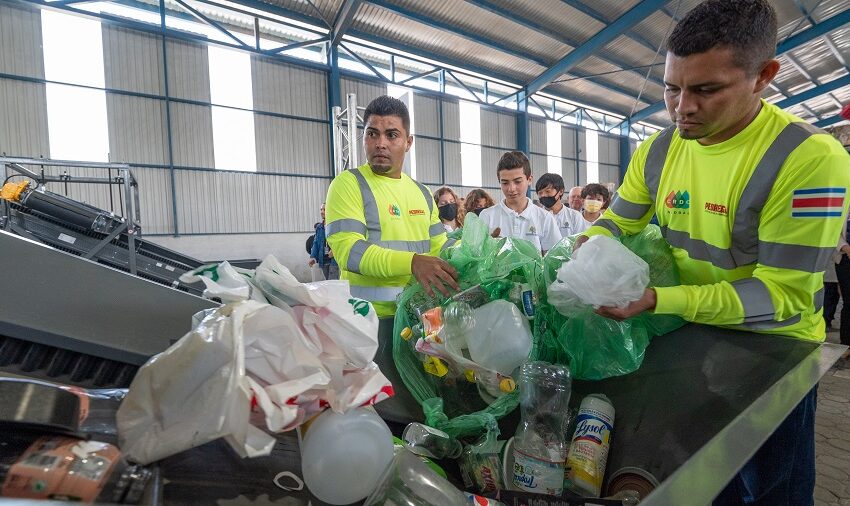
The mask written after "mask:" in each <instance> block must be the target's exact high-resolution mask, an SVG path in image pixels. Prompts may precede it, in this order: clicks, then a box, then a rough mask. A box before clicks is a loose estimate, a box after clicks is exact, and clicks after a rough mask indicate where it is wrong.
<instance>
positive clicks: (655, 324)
mask: <svg viewBox="0 0 850 506" xmlns="http://www.w3.org/2000/svg"><path fill="white" fill-rule="evenodd" d="M575 239H576V238H575V237H567V238H564V239H563V240H562V241H561V242H559V243H558V244H557V245H556V246H555V247H554V248H552V250H551V251H549V252H548V253H547V254H546V258H544V260H543V265H544V278H545V280H546V283H547V285H548V284H551V282H552V281H554V280H555V278H556V277H557V271H558V269H559V268H560V267H561V265H563V264H564V263H565V262H569V261H570V258H571V255H572V249H573V246H574V244H575ZM621 242H622V243H623V245H625V246H626V247H627V248H629V249H630V250H631V251H632V252H634V253H635V254H636V255H637V256H639V257H640V258H642V259H643V260H644V261H646V262H647V263H648V264H649V267H650V269H649V271H650V275H649V278H650V286H675V285H678V284H679V274H678V269H677V268H676V263H675V260H674V258H673V254H672V252H671V251H670V246H669V245H668V244H667V242H666V241H665V240H664V238H663V237H662V235H661V230H660V229H659V228H658V227H657V226H655V225H649V226H647V227H646V228H645V229H644V230H643V231H641V232H640V233H638V234H636V235H634V236H624V237H622V238H621ZM684 324H685V321H684V320H682V319H681V318H679V317H677V316H669V315H655V314H651V313H642V314H640V315H637V316H635V317H633V318H629V319H628V320H625V321H622V322H618V321H615V320H612V319H610V318H605V317H603V316H599V315H597V314H596V313H594V312H593V308H591V307H589V306H587V307H583V308H580V309H577V310H575V311H573V312H571V313H570V314H569V315H568V316H565V315H562V314H560V313H559V312H558V311H557V310H556V309H555V308H554V307H552V306H551V305H549V304H545V305H543V307H542V308H541V309H540V311H539V312H538V317H537V318H536V321H535V327H534V330H535V334H536V335H535V337H536V338H537V339H538V340H539V341H540V343H541V344H540V346H541V356H542V357H543V359H544V360H549V361H552V362H557V363H565V364H568V365H569V366H570V369H571V371H572V373H573V377H574V378H576V379H582V380H599V379H604V378H609V377H613V376H621V375H624V374H628V373H631V372H634V371H635V370H637V369H638V368H639V367H640V365H641V363H642V362H643V357H644V352H645V350H646V347H647V346H648V345H649V341H650V339H651V338H652V337H653V336H657V335H661V334H666V333H667V332H671V331H673V330H675V329H677V328H679V327H681V326H682V325H684Z"/></svg>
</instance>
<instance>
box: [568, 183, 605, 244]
mask: <svg viewBox="0 0 850 506" xmlns="http://www.w3.org/2000/svg"><path fill="white" fill-rule="evenodd" d="M581 198H582V210H581V213H580V216H581V224H580V225H579V228H581V230H579V231H578V232H584V231H585V230H587V229H589V228H590V227H592V226H593V224H594V223H596V220H598V219H599V217H600V216H602V213H603V212H604V211H605V208H607V207H608V201H609V200H610V199H611V193H610V192H609V191H608V188H606V187H605V186H603V185H601V184H597V183H590V184H589V185H587V186H585V187H584V188H582V190H581ZM574 233H577V232H574Z"/></svg>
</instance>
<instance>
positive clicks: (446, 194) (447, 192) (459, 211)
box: [434, 186, 464, 233]
mask: <svg viewBox="0 0 850 506" xmlns="http://www.w3.org/2000/svg"><path fill="white" fill-rule="evenodd" d="M434 202H436V203H437V210H438V211H439V215H440V221H441V222H442V223H443V227H445V229H446V233H451V232H454V231H455V230H457V229H459V228H463V215H464V210H463V208H462V207H460V206H459V205H458V198H457V195H455V192H453V191H452V189H451V188H449V187H447V186H443V187H442V188H440V189H438V190H437V191H435V192H434Z"/></svg>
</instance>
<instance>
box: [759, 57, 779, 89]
mask: <svg viewBox="0 0 850 506" xmlns="http://www.w3.org/2000/svg"><path fill="white" fill-rule="evenodd" d="M779 67H780V63H779V60H777V59H775V58H773V59H770V60H768V62H767V63H765V64H764V66H762V68H761V70H760V71H759V73H758V77H757V78H756V85H755V88H753V93H755V94H761V92H762V91H764V89H765V88H767V87H768V86H769V85H770V83H771V81H773V78H774V77H776V74H777V73H778V72H779Z"/></svg>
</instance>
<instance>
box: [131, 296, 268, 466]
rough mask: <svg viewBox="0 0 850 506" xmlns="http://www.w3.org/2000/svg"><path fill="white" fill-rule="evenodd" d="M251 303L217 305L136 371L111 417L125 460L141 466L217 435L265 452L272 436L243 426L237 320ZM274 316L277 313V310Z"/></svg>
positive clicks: (245, 390) (246, 409)
mask: <svg viewBox="0 0 850 506" xmlns="http://www.w3.org/2000/svg"><path fill="white" fill-rule="evenodd" d="M268 309H272V310H275V308H273V307H271V306H268V305H262V304H259V303H256V302H243V303H239V304H235V305H227V306H222V307H221V308H219V309H217V310H216V311H215V312H214V313H213V314H211V315H210V316H209V317H207V318H206V319H204V321H203V322H201V324H200V325H198V326H197V327H195V329H194V330H192V332H190V333H188V334H186V335H185V336H183V338H182V339H180V340H179V341H177V342H176V343H175V344H174V345H173V346H171V347H170V348H169V349H168V350H166V351H164V352H162V353H160V354H159V355H156V356H155V357H153V358H151V359H150V360H149V361H148V362H147V363H146V364H145V365H144V366H142V368H141V369H139V372H138V373H137V374H136V377H135V378H134V379H133V383H132V384H131V385H130V390H129V392H128V393H127V397H126V398H125V399H124V402H123V403H121V407H120V408H119V409H118V413H117V415H116V421H117V423H118V432H119V440H120V446H121V449H122V451H123V452H124V454H125V455H126V456H127V458H129V459H130V460H132V461H134V462H138V463H140V464H147V463H149V462H153V461H155V460H159V459H161V458H164V457H167V456H169V455H173V454H175V453H178V452H180V451H183V450H186V449H189V448H193V447H195V446H199V445H202V444H204V443H207V442H209V441H212V440H214V439H217V438H219V437H225V438H227V441H228V443H230V445H231V446H232V447H233V448H234V450H236V452H237V453H239V454H240V455H242V456H254V455H265V454H268V452H270V451H271V449H272V447H273V446H274V442H275V440H274V438H272V437H271V436H269V435H267V434H266V433H264V432H263V431H262V430H260V429H258V428H256V427H254V426H252V425H251V424H249V423H248V418H249V416H250V413H251V398H252V393H251V386H250V384H249V383H248V382H246V381H245V373H244V366H245V363H244V353H243V343H242V332H241V329H242V325H241V322H242V321H244V319H245V318H246V317H250V316H252V315H254V314H255V313H257V312H258V311H263V312H264V313H266V314H265V315H264V316H268V317H270V318H274V317H275V314H269V312H268ZM275 311H276V312H277V313H278V314H279V313H282V312H281V311H279V310H275Z"/></svg>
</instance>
